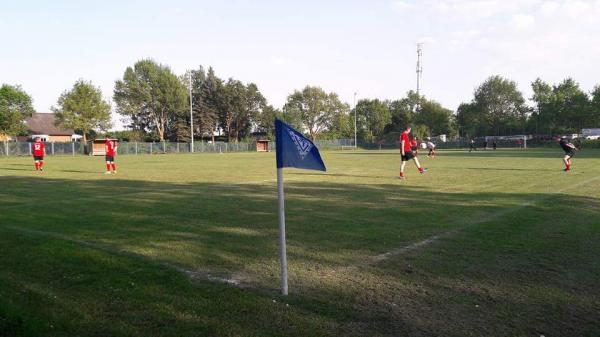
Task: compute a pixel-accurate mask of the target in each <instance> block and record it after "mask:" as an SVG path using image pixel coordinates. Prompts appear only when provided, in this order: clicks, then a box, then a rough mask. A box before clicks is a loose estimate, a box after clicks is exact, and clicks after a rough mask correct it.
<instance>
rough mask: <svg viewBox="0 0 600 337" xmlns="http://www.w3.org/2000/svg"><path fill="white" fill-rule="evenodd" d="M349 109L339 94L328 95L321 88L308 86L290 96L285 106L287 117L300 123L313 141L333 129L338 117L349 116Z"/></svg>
mask: <svg viewBox="0 0 600 337" xmlns="http://www.w3.org/2000/svg"><path fill="white" fill-rule="evenodd" d="M348 110H349V107H348V105H347V104H345V103H342V102H341V101H340V100H339V98H338V96H337V94H335V93H329V94H328V93H326V92H325V91H323V89H321V88H319V87H311V86H306V87H305V88H304V89H302V91H298V90H296V91H294V93H293V94H291V95H290V96H288V99H287V103H286V104H285V106H284V111H285V114H286V115H290V117H288V118H290V119H291V120H295V121H298V122H299V123H300V124H301V127H302V128H303V129H304V130H306V131H307V132H308V134H309V136H310V138H311V139H312V140H315V139H317V137H318V136H319V135H321V134H322V133H323V132H326V131H328V130H330V129H332V126H333V123H334V121H335V120H336V116H339V115H340V114H347V112H348Z"/></svg>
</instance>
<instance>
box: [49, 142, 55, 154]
mask: <svg viewBox="0 0 600 337" xmlns="http://www.w3.org/2000/svg"><path fill="white" fill-rule="evenodd" d="M50 147H51V148H52V155H53V156H54V142H52V143H50Z"/></svg>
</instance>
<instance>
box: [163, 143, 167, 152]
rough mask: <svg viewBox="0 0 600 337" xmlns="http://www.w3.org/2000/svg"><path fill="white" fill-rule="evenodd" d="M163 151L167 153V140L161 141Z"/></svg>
mask: <svg viewBox="0 0 600 337" xmlns="http://www.w3.org/2000/svg"><path fill="white" fill-rule="evenodd" d="M163 153H167V142H166V141H163Z"/></svg>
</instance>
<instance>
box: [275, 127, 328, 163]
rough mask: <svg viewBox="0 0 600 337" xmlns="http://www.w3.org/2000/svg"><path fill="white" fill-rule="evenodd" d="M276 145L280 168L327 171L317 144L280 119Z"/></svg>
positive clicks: (276, 128) (276, 132)
mask: <svg viewBox="0 0 600 337" xmlns="http://www.w3.org/2000/svg"><path fill="white" fill-rule="evenodd" d="M275 147H276V150H277V168H278V169H279V168H283V167H296V168H300V169H307V170H318V171H326V169H325V164H324V163H323V160H322V159H321V155H320V154H319V150H318V149H317V147H316V146H315V144H313V142H311V141H310V140H308V139H307V138H305V137H304V136H303V135H302V134H301V133H300V132H298V131H296V130H294V129H292V128H291V127H290V126H289V125H287V124H285V123H284V122H282V121H280V120H279V119H276V120H275Z"/></svg>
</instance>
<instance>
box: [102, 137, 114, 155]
mask: <svg viewBox="0 0 600 337" xmlns="http://www.w3.org/2000/svg"><path fill="white" fill-rule="evenodd" d="M104 144H105V145H106V155H107V156H111V157H114V156H115V142H114V141H113V140H110V139H107V140H106V142H105V143H104Z"/></svg>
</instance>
